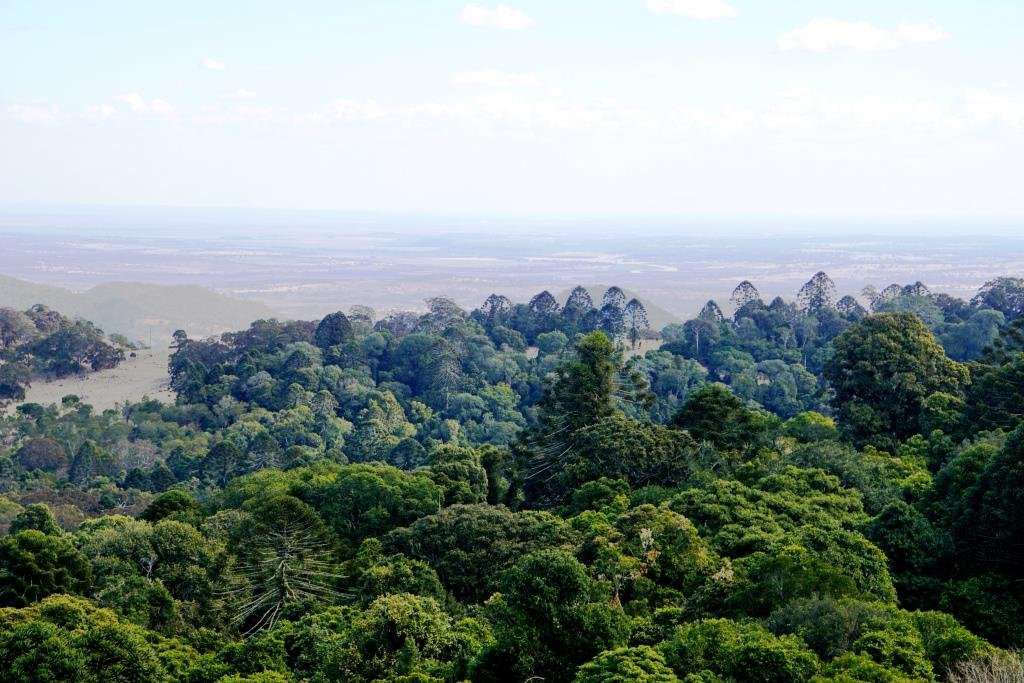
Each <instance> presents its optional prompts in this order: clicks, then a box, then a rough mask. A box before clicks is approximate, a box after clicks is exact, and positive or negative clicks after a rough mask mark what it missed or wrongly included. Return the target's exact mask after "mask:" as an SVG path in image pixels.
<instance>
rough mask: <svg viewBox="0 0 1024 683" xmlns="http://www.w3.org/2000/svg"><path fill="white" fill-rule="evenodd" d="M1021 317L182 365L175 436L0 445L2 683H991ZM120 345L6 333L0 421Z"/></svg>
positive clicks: (20, 320) (132, 420) (154, 424)
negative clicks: (32, 392)
mask: <svg viewBox="0 0 1024 683" xmlns="http://www.w3.org/2000/svg"><path fill="white" fill-rule="evenodd" d="M1022 301H1024V281H1021V280H1017V279H1013V278H994V279H993V280H992V281H990V282H988V283H987V284H986V285H984V287H982V288H981V290H980V291H979V292H978V295H977V296H975V297H974V298H972V299H971V300H970V301H965V300H961V299H957V298H954V297H950V296H948V295H945V294H935V293H932V292H931V291H930V290H929V289H928V288H927V287H925V286H924V285H923V284H921V283H920V282H918V283H914V284H910V285H890V286H887V287H885V288H884V289H882V290H877V289H875V288H868V289H866V290H864V291H863V292H860V293H856V295H854V294H847V293H841V292H838V291H837V288H836V286H835V284H834V283H833V282H832V280H831V279H830V278H829V277H828V275H826V274H825V273H817V274H815V275H814V276H813V277H812V278H811V279H810V280H809V281H808V282H807V284H806V285H804V286H803V287H802V288H801V289H800V291H799V292H798V293H797V295H796V296H795V298H794V299H793V300H792V301H786V300H784V299H782V298H780V297H776V298H774V299H773V300H771V301H769V302H767V303H766V302H765V301H764V300H763V299H762V297H761V294H760V293H759V291H758V290H757V288H756V287H755V286H754V284H753V283H751V282H749V281H744V282H742V283H740V284H739V286H737V287H736V289H735V291H734V292H733V294H732V296H731V297H730V300H729V302H727V303H726V302H723V305H719V304H718V303H717V302H715V301H709V302H708V303H707V304H706V305H704V306H703V307H702V309H701V310H700V311H699V313H698V314H697V315H696V316H695V317H693V318H692V319H690V320H687V321H686V322H683V323H675V324H670V325H668V326H666V327H665V328H663V329H661V330H659V331H655V330H652V329H651V325H650V321H649V319H648V318H649V317H648V315H647V312H646V307H645V305H644V303H643V302H642V301H641V300H640V299H637V298H630V297H627V295H626V294H625V293H624V292H623V291H622V290H621V289H620V288H618V287H611V288H609V289H608V290H607V291H606V292H605V293H604V294H603V296H601V297H600V300H597V297H596V296H594V295H592V294H591V293H590V292H589V291H588V290H586V289H585V288H583V287H577V288H575V289H574V290H572V291H571V292H570V293H569V295H568V297H567V298H566V299H565V300H564V301H560V300H559V299H557V298H556V297H555V296H553V295H552V294H551V293H550V292H547V291H544V292H541V293H539V294H537V295H536V296H534V297H532V298H531V299H530V300H529V301H527V302H526V303H513V302H512V301H511V300H510V299H509V298H507V297H505V296H502V295H500V294H493V295H491V296H489V297H487V299H486V300H485V301H484V302H483V303H482V304H481V305H480V307H479V308H476V309H474V310H470V311H467V310H465V309H463V308H462V307H460V306H459V305H458V304H456V303H455V302H454V301H452V300H451V299H447V298H434V299H430V300H428V301H427V302H425V306H424V308H423V310H420V311H417V312H411V311H405V312H390V313H387V314H385V315H378V314H377V313H376V312H375V311H373V310H372V309H369V308H367V307H361V306H360V307H354V308H352V309H350V310H348V311H336V312H333V313H331V314H329V315H327V316H325V317H323V318H322V319H319V320H313V321H281V320H273V319H271V320H258V321H255V322H253V323H252V324H251V325H250V326H249V327H248V328H247V329H244V330H239V331H237V332H233V333H228V334H224V335H221V336H220V337H214V338H208V339H192V338H190V337H189V336H188V334H187V333H186V332H185V331H179V332H178V333H176V334H175V335H174V339H173V342H172V343H173V346H172V349H171V350H172V353H171V356H170V361H169V367H168V373H169V381H170V385H171V387H172V389H173V391H174V393H175V395H176V401H175V402H174V403H173V404H164V403H160V402H158V401H155V400H143V401H140V402H136V403H130V404H128V405H126V406H124V408H123V409H122V410H106V411H103V412H98V411H96V410H94V409H93V408H92V407H91V406H89V405H87V404H83V403H82V402H80V401H75V400H67V401H65V402H63V403H62V404H61V405H47V406H43V405H38V404H31V403H23V402H22V403H20V404H19V405H18V407H17V410H15V411H14V413H13V414H11V415H9V416H6V417H2V418H0V493H2V496H0V533H2V534H3V536H2V537H0V662H3V666H4V670H5V673H6V676H5V680H12V681H43V680H49V681H57V680H59V681H83V682H86V681H87V682H90V683H91V682H93V681H136V682H149V681H154V682H164V681H179V680H180V681H190V682H195V683H200V682H203V683H205V682H209V683H236V682H238V683H240V682H242V681H249V682H253V683H255V682H257V681H259V682H263V683H298V682H300V681H311V682H312V681H366V682H367V683H369V682H371V681H384V680H388V681H391V680H394V681H410V682H411V681H423V682H426V681H451V682H455V681H463V680H473V681H508V680H517V681H526V680H530V679H534V680H537V679H543V680H545V681H567V682H568V681H576V682H582V683H587V682H591V681H594V682H596V681H664V682H671V681H687V682H691V683H694V682H697V681H703V682H707V683H711V682H714V681H765V682H772V681H778V682H779V683H782V682H783V681H808V682H809V681H817V682H821V681H842V682H851V681H864V682H873V681H891V682H902V681H906V682H909V681H939V680H952V681H965V680H979V679H978V678H977V675H978V674H977V672H979V671H988V672H990V673H991V675H992V680H1003V679H999V678H998V675H1009V673H1008V672H1013V671H1014V670H1017V671H1019V670H1020V667H1021V661H1020V658H1019V656H1018V655H1017V654H1015V652H1016V651H1017V650H1019V649H1020V648H1022V647H1024V618H1022V616H1021V615H1022V614H1024V531H1022V530H1024V502H1022V501H1024V499H1022V497H1021V493H1020V492H1021V491H1022V490H1024V475H1022V472H1024V413H1022V410H1024V409H1022V408H1021V406H1024V308H1021V305H1020V304H1021V302H1022ZM112 339H113V338H112V337H107V336H106V335H104V334H103V333H102V332H100V331H99V330H97V329H96V328H95V327H94V326H92V325H91V324H89V323H87V322H85V321H71V320H69V319H67V318H65V317H63V316H61V315H60V314H59V313H56V312H53V311H49V310H47V309H43V308H40V307H36V308H33V309H30V310H29V311H27V312H18V311H13V310H11V309H0V363H2V364H0V391H4V390H5V389H4V387H7V388H6V391H7V393H6V394H4V396H5V397H6V398H9V399H14V400H18V399H19V398H20V397H21V396H23V394H19V393H18V390H17V387H22V388H23V387H24V386H25V385H26V384H27V383H28V382H30V381H32V380H33V378H44V377H47V376H57V377H59V376H64V375H67V374H70V373H79V372H89V371H94V370H99V369H102V368H105V367H111V366H113V365H116V364H117V363H118V362H119V361H120V360H121V358H123V355H124V351H125V347H123V346H121V345H119V344H118V343H117V342H116V341H114V340H112ZM4 382H7V384H4ZM1015 667H1016V669H1015ZM972 672H973V673H972ZM972 676H974V677H973V678H972ZM986 680H987V679H986Z"/></svg>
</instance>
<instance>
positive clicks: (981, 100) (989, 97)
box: [964, 88, 1024, 126]
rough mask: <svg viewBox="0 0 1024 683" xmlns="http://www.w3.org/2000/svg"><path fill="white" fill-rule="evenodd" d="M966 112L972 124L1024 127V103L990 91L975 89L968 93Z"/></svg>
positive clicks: (965, 101) (965, 104)
mask: <svg viewBox="0 0 1024 683" xmlns="http://www.w3.org/2000/svg"><path fill="white" fill-rule="evenodd" d="M964 111H965V112H966V114H967V117H968V119H970V121H971V122H972V123H976V124H981V125H989V124H993V123H997V124H1005V125H1009V126H1024V102H1022V101H1019V100H1014V99H1012V98H1010V97H1007V96H1006V95H998V94H996V93H993V92H990V91H988V90H983V89H980V88H973V89H970V90H968V91H966V92H965V93H964Z"/></svg>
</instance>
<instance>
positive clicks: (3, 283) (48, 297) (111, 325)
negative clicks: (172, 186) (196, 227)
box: [0, 275, 276, 345]
mask: <svg viewBox="0 0 1024 683" xmlns="http://www.w3.org/2000/svg"><path fill="white" fill-rule="evenodd" d="M35 304H43V305H45V306H48V307H49V308H53V309H55V310H58V311H60V312H61V313H64V314H65V315H69V316H73V317H80V318H85V319H86V320H91V321H93V322H94V323H96V324H97V325H98V326H99V327H101V328H102V329H103V330H105V331H106V332H108V333H114V332H119V333H121V334H124V335H126V336H127V337H129V338H130V339H133V340H137V341H142V342H145V343H148V342H149V340H150V335H151V334H152V339H153V343H154V345H158V344H162V343H163V341H164V340H166V339H168V338H169V337H170V335H171V333H172V332H174V330H176V329H184V330H186V331H187V332H188V333H189V335H190V336H192V337H205V336H208V335H212V334H220V333H221V332H228V331H231V330H238V329H243V328H245V327H248V325H249V323H250V322H252V321H253V320H256V319H259V318H270V317H274V316H275V315H276V313H275V312H274V310H273V309H271V308H270V307H269V306H266V305H265V304H262V303H258V302H254V301H245V300H242V299H234V298H231V297H227V296H224V295H223V294H219V293H217V292H215V291H213V290H210V289H205V288H203V287H196V286H192V285H173V286H172V285H151V284H142V283H138V282H111V283H106V284H102V285H97V286H96V287H93V288H91V289H87V290H85V291H84V292H74V291H72V290H70V289H64V288H62V287H54V286H51V285H42V284H37V283H34V282H27V281H25V280H18V279H16V278H12V277H7V276H4V275H0V306H7V307H10V308H17V309H22V310H24V309H26V308H29V307H30V306H33V305H35Z"/></svg>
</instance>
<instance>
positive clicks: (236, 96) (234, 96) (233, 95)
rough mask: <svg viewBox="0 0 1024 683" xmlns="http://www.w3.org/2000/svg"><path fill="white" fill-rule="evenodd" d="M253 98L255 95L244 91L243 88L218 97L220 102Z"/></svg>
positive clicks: (249, 91)
mask: <svg viewBox="0 0 1024 683" xmlns="http://www.w3.org/2000/svg"><path fill="white" fill-rule="evenodd" d="M254 97H256V93H254V92H253V91H251V90H246V89H245V88H241V89H239V90H235V91H233V92H226V93H224V94H223V95H221V96H220V98H221V99H222V100H251V99H252V98H254Z"/></svg>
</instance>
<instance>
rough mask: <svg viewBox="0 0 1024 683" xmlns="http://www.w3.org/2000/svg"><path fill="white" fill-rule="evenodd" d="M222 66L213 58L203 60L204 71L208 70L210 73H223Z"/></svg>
mask: <svg viewBox="0 0 1024 683" xmlns="http://www.w3.org/2000/svg"><path fill="white" fill-rule="evenodd" d="M224 66H225V64H224V62H222V61H221V60H219V59H214V58H213V57H207V58H205V59H204V60H203V68H204V69H210V70H211V71H223V70H224Z"/></svg>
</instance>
